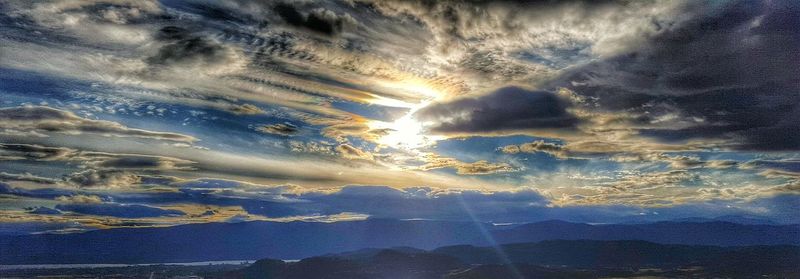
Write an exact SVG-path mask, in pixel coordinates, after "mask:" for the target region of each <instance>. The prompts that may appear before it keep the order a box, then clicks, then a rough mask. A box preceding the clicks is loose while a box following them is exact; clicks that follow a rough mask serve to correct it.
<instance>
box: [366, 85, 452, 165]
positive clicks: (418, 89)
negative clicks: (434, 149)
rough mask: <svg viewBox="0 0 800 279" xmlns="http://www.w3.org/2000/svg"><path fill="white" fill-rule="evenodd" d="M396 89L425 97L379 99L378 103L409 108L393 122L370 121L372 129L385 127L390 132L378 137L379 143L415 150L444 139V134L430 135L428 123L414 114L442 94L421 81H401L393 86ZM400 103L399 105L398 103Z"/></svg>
mask: <svg viewBox="0 0 800 279" xmlns="http://www.w3.org/2000/svg"><path fill="white" fill-rule="evenodd" d="M391 87H393V88H395V89H398V90H402V91H404V92H406V93H413V94H417V96H420V97H422V98H423V100H422V101H420V102H419V103H416V104H414V103H407V102H402V101H397V100H386V99H385V98H384V99H377V100H376V102H375V103H376V104H394V105H395V106H398V107H406V108H409V110H408V112H406V114H404V115H403V116H402V117H400V118H398V119H396V120H395V121H392V122H384V121H377V120H374V121H371V122H370V123H369V126H370V128H372V129H385V130H388V132H387V133H386V134H385V135H383V136H381V137H380V138H379V139H378V143H379V144H381V145H385V146H388V147H393V148H397V149H405V150H414V149H418V148H421V147H425V146H430V145H432V144H434V143H436V142H437V141H439V140H442V139H444V137H443V136H437V135H429V134H427V131H426V128H425V126H426V123H423V122H420V121H419V120H418V119H416V118H414V114H415V113H416V112H417V111H419V110H420V109H422V108H424V107H427V106H428V105H430V104H431V103H433V102H434V101H435V100H436V99H438V98H440V97H441V96H442V94H440V93H439V92H437V91H435V90H433V89H431V88H430V87H428V86H425V85H423V84H419V83H408V82H406V83H401V84H395V85H394V86H391ZM398 104H399V105H398Z"/></svg>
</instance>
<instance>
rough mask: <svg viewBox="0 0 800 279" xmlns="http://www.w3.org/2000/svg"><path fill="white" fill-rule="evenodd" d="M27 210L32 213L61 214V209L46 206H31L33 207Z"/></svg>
mask: <svg viewBox="0 0 800 279" xmlns="http://www.w3.org/2000/svg"><path fill="white" fill-rule="evenodd" d="M27 210H28V213H30V214H40V215H59V214H61V211H60V210H58V209H53V208H49V207H44V206H37V207H31V208H27Z"/></svg>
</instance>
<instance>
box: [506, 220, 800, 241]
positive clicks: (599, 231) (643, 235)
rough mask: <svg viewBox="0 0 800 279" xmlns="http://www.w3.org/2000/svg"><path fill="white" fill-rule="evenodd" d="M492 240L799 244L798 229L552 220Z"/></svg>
mask: <svg viewBox="0 0 800 279" xmlns="http://www.w3.org/2000/svg"><path fill="white" fill-rule="evenodd" d="M493 236H494V238H495V240H497V241H498V242H500V243H514V242H530V241H542V240H551V239H567V240H570V239H571V240H576V239H593V240H645V241H651V242H656V243H666V244H688V245H719V246H742V245H778V244H798V243H800V226H798V225H743V224H736V223H729V222H720V221H710V222H658V223H649V224H610V225H588V224H580V223H570V222H564V221H557V220H552V221H544V222H538V223H531V224H526V225H521V226H517V227H514V228H511V229H507V230H497V231H494V232H493Z"/></svg>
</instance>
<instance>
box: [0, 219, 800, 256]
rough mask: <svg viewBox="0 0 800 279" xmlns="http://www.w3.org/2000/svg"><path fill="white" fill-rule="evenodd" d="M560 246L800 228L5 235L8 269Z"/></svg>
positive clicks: (304, 225)
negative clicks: (546, 243)
mask: <svg viewBox="0 0 800 279" xmlns="http://www.w3.org/2000/svg"><path fill="white" fill-rule="evenodd" d="M490 237H491V239H489V238H490ZM557 239H562V240H578V239H589V240H644V241H650V242H654V243H664V244H689V245H718V246H745V245H781V244H794V245H798V244H800V226H797V225H742V224H734V223H727V222H705V223H691V222H687V223H684V222H661V223H653V224H626V225H588V224H580V223H569V222H563V221H545V222H539V223H531V224H525V225H520V226H492V225H490V224H476V223H471V222H446V221H420V220H415V221H400V220H386V219H369V220H364V221H352V222H335V223H312V222H288V223H281V222H262V221H253V222H242V223H207V224H191V225H181V226H173V227H162V228H125V229H107V230H96V231H90V232H84V233H73V234H38V235H24V236H0V264H55V263H158V262H193V261H214V260H250V259H260V258H278V259H301V258H307V257H311V256H315V255H325V254H331V253H340V252H342V251H355V250H359V249H365V248H388V247H397V246H405V247H413V248H417V249H433V248H436V247H441V246H450V245H462V244H468V245H475V246H489V245H490V244H492V243H501V244H504V243H521V242H539V241H543V240H557ZM407 250H412V249H410V248H408V249H407ZM372 252H375V251H372ZM406 252H408V251H406ZM362 254H363V253H362Z"/></svg>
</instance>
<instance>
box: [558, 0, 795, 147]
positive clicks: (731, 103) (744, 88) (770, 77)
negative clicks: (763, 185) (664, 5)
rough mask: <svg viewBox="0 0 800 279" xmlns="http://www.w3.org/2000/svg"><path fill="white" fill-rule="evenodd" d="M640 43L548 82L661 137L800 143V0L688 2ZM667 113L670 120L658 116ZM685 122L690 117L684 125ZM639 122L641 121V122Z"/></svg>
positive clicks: (762, 144)
mask: <svg viewBox="0 0 800 279" xmlns="http://www.w3.org/2000/svg"><path fill="white" fill-rule="evenodd" d="M683 13H684V14H685V15H684V16H683V17H681V18H676V19H673V20H672V21H670V22H669V23H668V24H661V23H655V24H656V27H658V32H655V33H653V34H651V35H649V36H647V37H646V40H645V41H643V42H642V44H641V45H640V46H638V47H636V48H633V49H630V50H628V51H625V52H623V53H622V54H620V55H617V56H613V57H608V58H607V59H601V60H598V61H596V62H592V63H590V64H588V65H585V66H581V67H576V68H574V69H571V70H570V71H568V72H567V73H565V74H564V75H562V76H560V77H559V78H557V79H556V80H555V81H553V82H551V83H550V85H551V86H556V87H558V86H562V87H567V88H570V89H571V90H573V91H574V92H576V93H577V94H579V95H582V96H584V97H587V98H592V99H593V100H595V101H596V105H597V106H598V107H599V108H600V109H602V110H605V111H613V112H618V113H622V112H624V113H628V114H630V113H634V114H638V115H641V116H642V118H640V120H639V121H638V122H636V123H632V124H635V125H632V126H633V128H634V129H636V130H638V131H639V133H640V134H641V135H644V136H647V137H651V138H655V139H657V140H661V141H667V142H669V141H686V140H691V139H722V140H725V141H726V142H727V144H726V145H725V147H726V148H731V149H738V150H755V151H758V150H774V151H780V150H798V148H800V138H798V133H795V132H792V131H797V130H798V129H800V126H798V125H800V124H798V122H797V121H792V120H790V119H795V118H797V117H798V116H800V106H798V105H797V104H800V99H799V98H800V97H798V95H797V94H795V92H798V91H800V85H799V84H800V83H799V82H798V75H797V73H796V72H795V71H791V70H787V69H790V68H792V67H793V65H791V62H789V61H796V60H798V59H800V56H798V55H800V45H798V44H797V40H798V39H800V32H798V31H797V30H796V28H791V27H789V26H794V25H796V23H798V22H797V18H798V17H799V16H800V5H798V4H797V3H795V2H781V3H774V4H768V3H764V2H758V1H732V2H725V3H721V4H720V5H712V4H709V3H689V4H687V5H686V6H685V7H684V9H683ZM661 119H669V121H668V122H666V123H670V125H665V124H664V123H660V122H661ZM681 123H690V125H685V124H681ZM637 126H638V127H637Z"/></svg>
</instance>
